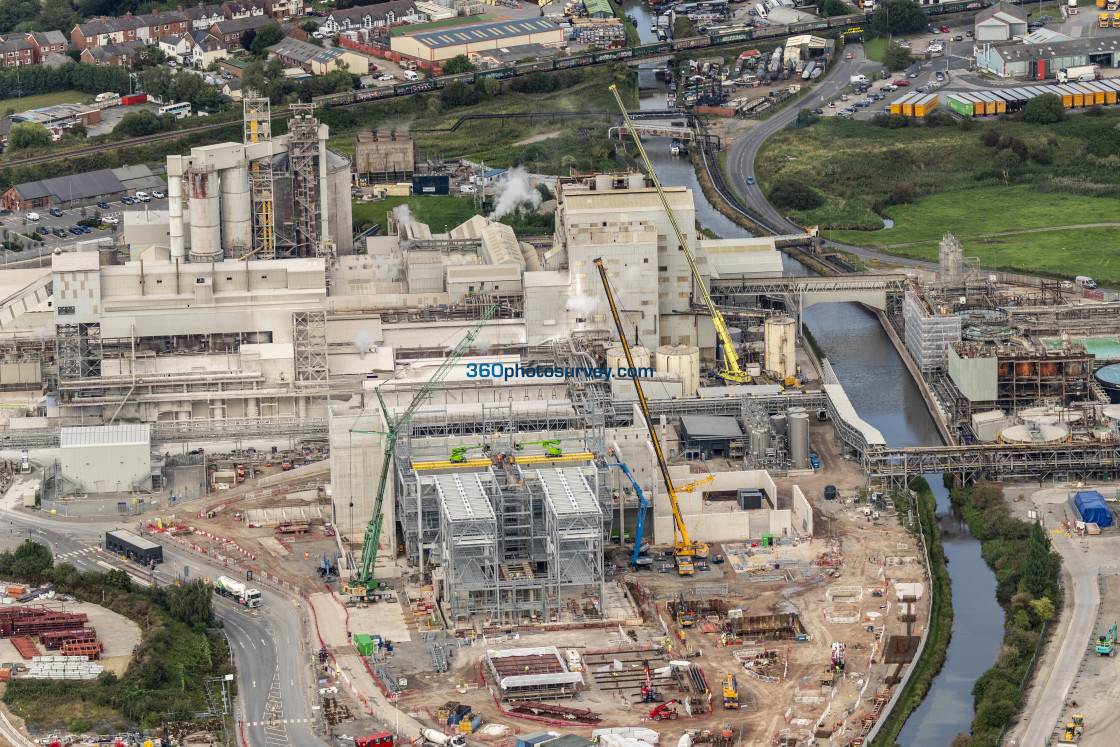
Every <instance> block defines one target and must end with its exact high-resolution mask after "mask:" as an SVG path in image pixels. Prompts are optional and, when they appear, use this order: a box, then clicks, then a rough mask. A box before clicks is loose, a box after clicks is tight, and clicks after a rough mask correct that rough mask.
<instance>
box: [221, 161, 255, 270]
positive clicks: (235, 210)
mask: <svg viewBox="0 0 1120 747" xmlns="http://www.w3.org/2000/svg"><path fill="white" fill-rule="evenodd" d="M221 191H222V246H223V247H224V248H225V249H226V250H227V251H228V252H229V255H230V256H231V257H240V256H243V255H244V254H246V253H248V252H249V251H251V250H252V248H253V223H252V212H253V211H252V205H251V204H250V202H249V166H248V164H244V163H243V164H241V165H239V166H234V167H233V168H231V169H223V170H222V183H221Z"/></svg>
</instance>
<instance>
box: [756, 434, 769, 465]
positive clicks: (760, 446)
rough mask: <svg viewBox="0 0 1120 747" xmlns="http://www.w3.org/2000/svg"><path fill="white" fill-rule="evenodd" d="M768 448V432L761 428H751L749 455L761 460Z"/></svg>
mask: <svg viewBox="0 0 1120 747" xmlns="http://www.w3.org/2000/svg"><path fill="white" fill-rule="evenodd" d="M769 448H770V433H769V432H768V431H765V430H763V429H762V428H752V429H751V456H752V457H754V458H755V459H757V460H759V461H761V460H762V458H763V457H764V456H766V450H767V449H769Z"/></svg>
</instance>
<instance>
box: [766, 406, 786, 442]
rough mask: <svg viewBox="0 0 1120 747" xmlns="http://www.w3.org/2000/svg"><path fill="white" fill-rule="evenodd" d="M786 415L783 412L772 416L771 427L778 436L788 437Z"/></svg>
mask: <svg viewBox="0 0 1120 747" xmlns="http://www.w3.org/2000/svg"><path fill="white" fill-rule="evenodd" d="M786 420H787V418H786V416H785V415H784V414H783V413H780V412H779V413H778V414H777V415H771V416H770V429H771V430H772V431H774V435H775V436H777V437H778V438H785V437H786Z"/></svg>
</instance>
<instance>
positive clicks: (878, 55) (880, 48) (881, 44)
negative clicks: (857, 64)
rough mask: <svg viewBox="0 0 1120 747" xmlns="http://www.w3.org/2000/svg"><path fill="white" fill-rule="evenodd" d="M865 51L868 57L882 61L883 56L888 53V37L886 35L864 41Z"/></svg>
mask: <svg viewBox="0 0 1120 747" xmlns="http://www.w3.org/2000/svg"><path fill="white" fill-rule="evenodd" d="M863 52H864V54H866V55H867V59H869V60H874V61H875V62H882V61H883V56H884V55H886V53H887V39H886V37H882V36H881V37H879V38H878V39H871V40H870V41H866V42H864V43H863Z"/></svg>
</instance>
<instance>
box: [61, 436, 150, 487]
mask: <svg viewBox="0 0 1120 747" xmlns="http://www.w3.org/2000/svg"><path fill="white" fill-rule="evenodd" d="M60 447H61V448H60V449H59V454H60V456H59V468H60V472H61V477H62V482H64V483H68V484H69V487H70V488H71V491H70V492H80V493H129V492H132V491H134V490H138V489H142V490H149V489H150V488H151V476H152V459H151V426H150V425H149V424H147V423H126V424H123V425H97V426H91V427H85V428H63V429H62V438H61V443H60ZM60 492H62V491H61V490H60Z"/></svg>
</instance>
